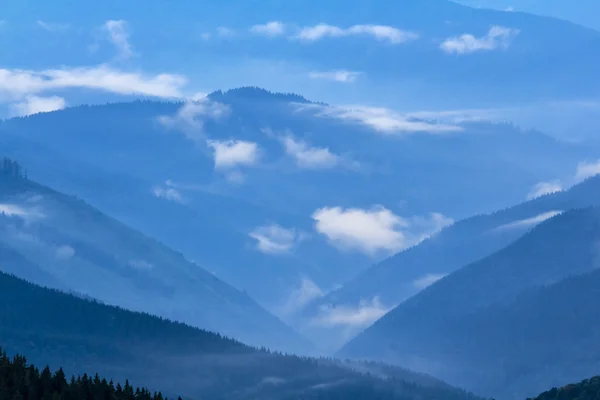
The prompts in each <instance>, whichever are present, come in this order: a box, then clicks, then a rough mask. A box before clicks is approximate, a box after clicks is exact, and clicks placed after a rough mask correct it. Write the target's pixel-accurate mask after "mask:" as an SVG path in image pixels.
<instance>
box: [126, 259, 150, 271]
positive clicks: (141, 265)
mask: <svg viewBox="0 0 600 400" xmlns="http://www.w3.org/2000/svg"><path fill="white" fill-rule="evenodd" d="M127 264H128V265H129V266H130V267H131V268H133V269H137V270H140V271H149V270H151V269H153V268H154V265H152V264H150V263H149V262H147V261H144V260H131V261H129V262H128V263H127Z"/></svg>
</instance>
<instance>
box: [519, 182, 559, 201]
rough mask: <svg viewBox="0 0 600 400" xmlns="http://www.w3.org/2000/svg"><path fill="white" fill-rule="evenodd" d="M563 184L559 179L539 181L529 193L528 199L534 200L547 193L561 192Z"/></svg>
mask: <svg viewBox="0 0 600 400" xmlns="http://www.w3.org/2000/svg"><path fill="white" fill-rule="evenodd" d="M562 190H563V186H562V184H561V183H560V182H559V181H552V182H539V183H536V184H535V185H533V187H532V188H531V191H530V192H529V193H528V194H527V200H532V199H535V198H538V197H541V196H545V195H547V194H552V193H556V192H560V191H562Z"/></svg>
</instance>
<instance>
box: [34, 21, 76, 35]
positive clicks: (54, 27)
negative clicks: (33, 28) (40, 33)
mask: <svg viewBox="0 0 600 400" xmlns="http://www.w3.org/2000/svg"><path fill="white" fill-rule="evenodd" d="M36 25H37V26H38V27H39V28H41V29H43V30H45V31H48V32H64V31H66V30H68V29H69V25H68V24H57V23H52V22H45V21H42V20H39V19H38V20H37V21H36Z"/></svg>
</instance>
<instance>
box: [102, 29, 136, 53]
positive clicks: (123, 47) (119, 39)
mask: <svg viewBox="0 0 600 400" xmlns="http://www.w3.org/2000/svg"><path fill="white" fill-rule="evenodd" d="M104 29H105V30H106V31H107V32H108V37H109V39H110V41H111V42H112V44H113V45H114V46H115V47H116V48H117V51H118V52H119V56H120V57H121V58H129V57H131V56H132V55H133V54H134V53H133V48H132V47H131V44H130V43H129V33H128V32H127V21H124V20H122V19H120V20H109V21H106V22H105V23H104Z"/></svg>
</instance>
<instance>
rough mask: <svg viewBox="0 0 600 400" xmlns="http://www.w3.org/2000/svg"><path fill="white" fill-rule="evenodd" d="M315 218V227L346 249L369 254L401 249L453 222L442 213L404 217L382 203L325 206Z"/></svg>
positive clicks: (334, 243) (314, 214) (313, 216)
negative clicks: (354, 206) (342, 206)
mask: <svg viewBox="0 0 600 400" xmlns="http://www.w3.org/2000/svg"><path fill="white" fill-rule="evenodd" d="M312 218H313V219H314V220H315V221H316V224H315V230H316V231H317V232H319V233H320V234H322V235H324V236H326V237H327V239H328V240H329V241H330V242H331V243H332V244H333V245H334V246H336V247H338V248H340V249H342V250H357V251H360V252H363V253H366V254H369V255H374V254H376V253H378V252H380V251H384V252H387V253H393V252H398V251H401V250H404V249H406V248H408V247H411V246H414V245H416V244H418V243H420V242H421V241H423V240H425V239H426V238H428V237H429V236H431V235H433V234H435V233H437V232H439V231H440V230H441V229H442V228H444V227H446V226H448V225H450V224H451V223H452V222H453V221H452V219H450V218H447V217H444V216H443V215H441V214H438V213H432V214H431V215H430V216H428V217H411V218H402V217H400V216H398V215H396V214H394V213H393V212H392V211H390V210H388V209H387V208H385V207H382V206H376V207H373V208H371V209H360V208H349V209H343V208H341V207H324V208H321V209H318V210H316V211H315V212H314V213H313V215H312Z"/></svg>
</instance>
